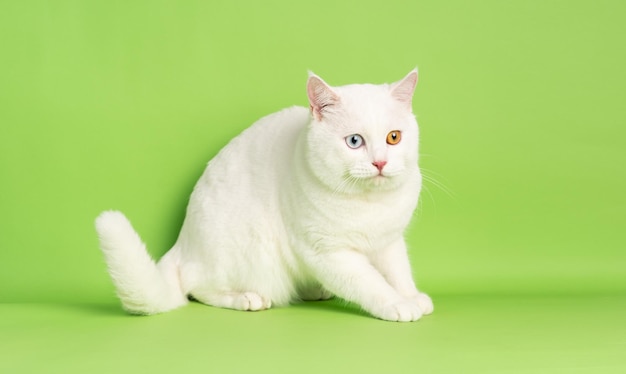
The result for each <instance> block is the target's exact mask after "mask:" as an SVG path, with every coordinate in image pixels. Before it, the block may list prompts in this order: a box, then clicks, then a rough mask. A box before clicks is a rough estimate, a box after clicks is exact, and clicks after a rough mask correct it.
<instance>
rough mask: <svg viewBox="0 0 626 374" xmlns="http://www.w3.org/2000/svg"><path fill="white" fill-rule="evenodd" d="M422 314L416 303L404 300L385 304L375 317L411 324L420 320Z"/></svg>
mask: <svg viewBox="0 0 626 374" xmlns="http://www.w3.org/2000/svg"><path fill="white" fill-rule="evenodd" d="M422 314H423V313H422V310H421V309H420V308H419V307H418V306H417V304H416V303H414V302H412V301H409V300H406V301H397V302H394V303H391V304H387V305H386V306H384V307H383V308H382V309H381V310H380V311H379V313H375V316H376V317H378V318H380V319H384V320H386V321H393V322H412V321H417V320H418V319H420V317H422Z"/></svg>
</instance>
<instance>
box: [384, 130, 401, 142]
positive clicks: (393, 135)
mask: <svg viewBox="0 0 626 374" xmlns="http://www.w3.org/2000/svg"><path fill="white" fill-rule="evenodd" d="M400 139H402V133H401V132H400V131H398V130H394V131H392V132H390V133H389V134H387V144H391V145H396V144H398V143H400Z"/></svg>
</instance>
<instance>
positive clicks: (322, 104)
mask: <svg viewBox="0 0 626 374" xmlns="http://www.w3.org/2000/svg"><path fill="white" fill-rule="evenodd" d="M306 92H307V94H308V95H309V105H310V106H311V114H313V117H314V118H315V119H316V120H318V121H320V120H321V119H322V118H323V117H324V113H325V112H326V111H327V110H328V109H329V108H330V107H332V106H333V105H336V104H338V103H339V95H337V94H336V93H335V91H333V89H332V88H331V87H330V86H329V85H328V84H326V82H324V80H322V78H320V77H318V76H317V75H315V74H313V73H311V72H309V80H308V81H307V83H306Z"/></svg>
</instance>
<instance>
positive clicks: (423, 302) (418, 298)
mask: <svg viewBox="0 0 626 374" xmlns="http://www.w3.org/2000/svg"><path fill="white" fill-rule="evenodd" d="M411 300H412V301H413V302H415V303H416V304H417V306H418V307H419V308H420V310H421V311H422V313H423V314H424V315H425V316H426V315H429V314H431V313H432V312H433V310H434V306H433V300H432V299H431V298H430V296H428V295H426V294H425V293H423V292H420V293H418V294H417V295H415V296H413V297H412V298H411Z"/></svg>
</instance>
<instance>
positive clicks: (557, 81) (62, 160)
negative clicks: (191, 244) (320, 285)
mask: <svg viewBox="0 0 626 374" xmlns="http://www.w3.org/2000/svg"><path fill="white" fill-rule="evenodd" d="M625 17H626V6H625V5H623V3H622V2H619V1H616V0H615V1H607V0H603V1H555V0H548V1H539V0H535V1H510V2H509V1H480V0H479V1H411V2H409V1H406V2H402V1H385V2H382V3H379V2H375V1H363V0H362V1H337V0H333V1H330V0H321V1H315V2H298V1H294V0H291V1H262V2H261V1H259V2H253V1H243V2H242V1H180V2H175V1H64V0H60V1H29V0H27V1H21V2H19V1H9V0H0V372H7V373H9V372H12V373H13V372H59V373H67V372H103V373H105V372H130V371H144V372H172V371H174V370H176V371H177V372H184V371H187V372H250V371H254V372H268V371H270V370H271V371H273V372H285V373H287V372H319V371H322V370H324V371H328V372H339V371H341V372H385V373H387V372H389V373H390V372H427V373H429V372H432V373H439V372H442V373H443V372H450V373H462V372H477V373H488V372H493V373H503V372H506V373H518V372H533V373H555V372H567V373H618V372H619V373H623V372H626V357H625V356H626V355H625V354H624V352H626V251H625V249H626V229H625V221H626V219H625V218H626V216H625V213H624V212H625V211H626V197H625V196H626V195H625V191H626V173H625V171H626V168H625V165H626V140H625V139H626V129H625V126H626V110H625V108H626V106H625V103H626V88H625V87H626V69H625V66H626V48H624V36H625V35H626V23H625V22H624V19H625ZM416 65H417V66H418V67H419V72H420V78H419V83H418V88H417V91H416V95H415V99H414V109H415V112H416V113H417V117H418V121H419V123H420V130H421V166H422V167H423V169H424V173H425V175H426V177H427V179H426V182H425V190H424V192H423V194H422V198H421V205H420V208H419V210H418V212H417V214H416V218H415V219H414V221H413V223H412V225H411V227H410V229H409V231H408V233H407V238H408V241H409V245H410V247H411V258H412V262H413V264H414V269H415V274H416V275H417V280H418V283H419V285H420V287H421V288H422V289H423V290H424V291H426V292H428V293H430V294H431V296H432V297H433V299H434V302H435V313H434V314H433V315H432V316H430V317H428V318H424V319H423V320H421V321H419V322H416V323H412V324H393V323H387V322H382V321H378V320H375V319H373V318H370V317H367V316H365V315H364V314H362V313H361V312H359V310H358V309H357V308H356V307H354V306H353V305H345V304H344V303H342V302H341V301H337V300H334V301H329V302H320V303H307V304H301V305H296V306H292V307H288V308H282V309H273V310H270V311H266V312H260V313H241V312H234V311H229V310H221V309H216V308H210V307H205V306H202V305H199V304H192V305H190V306H188V307H186V308H183V309H180V310H177V311H174V312H171V313H169V314H165V315H160V316H154V317H150V318H137V317H130V316H127V315H125V314H124V313H123V312H121V310H120V308H119V305H118V303H117V300H116V299H115V296H114V292H113V288H112V285H111V283H110V280H109V278H108V275H107V273H106V270H105V266H104V263H103V260H102V256H101V254H100V252H99V250H98V248H97V241H96V236H95V231H94V229H93V220H94V218H95V216H96V215H97V214H98V213H99V212H100V211H102V210H105V209H112V208H114V209H119V210H122V211H123V212H125V213H126V214H127V216H128V217H129V218H130V219H131V221H132V222H133V224H134V225H135V227H136V229H137V230H138V231H139V233H140V234H141V236H142V238H143V239H144V241H146V243H147V244H148V247H149V249H150V251H151V253H153V254H154V255H155V256H160V255H161V254H163V253H164V252H165V251H166V250H167V249H168V248H169V246H171V245H172V244H173V243H174V241H175V239H176V236H177V233H178V230H179V228H180V225H181V223H182V219H183V216H184V211H185V206H186V203H187V199H188V196H189V194H190V192H191V189H192V188H193V185H194V184H195V181H196V180H197V178H198V177H199V176H200V174H201V173H202V171H203V169H204V166H205V164H206V162H207V161H208V160H209V159H210V158H211V157H212V156H214V155H215V154H216V153H217V151H218V150H219V149H220V148H221V147H222V146H224V145H225V144H226V143H227V142H228V140H229V139H231V138H232V137H233V136H235V135H236V134H238V133H239V132H241V131H242V130H243V129H244V128H246V127H247V126H249V125H250V124H252V123H253V122H254V121H255V120H257V119H258V118H260V117H262V116H264V115H266V114H269V113H272V112H275V111H277V110H279V109H281V108H284V107H287V106H291V105H307V101H306V93H305V81H306V77H307V70H309V69H310V70H313V71H315V72H316V73H317V74H319V75H321V76H322V77H323V78H324V79H325V80H326V81H327V82H329V83H330V84H331V85H341V84H347V83H354V82H371V83H382V82H389V81H395V80H397V79H400V78H402V77H403V76H404V75H405V74H406V73H407V72H408V71H409V70H411V69H412V68H413V67H415V66H416Z"/></svg>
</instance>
